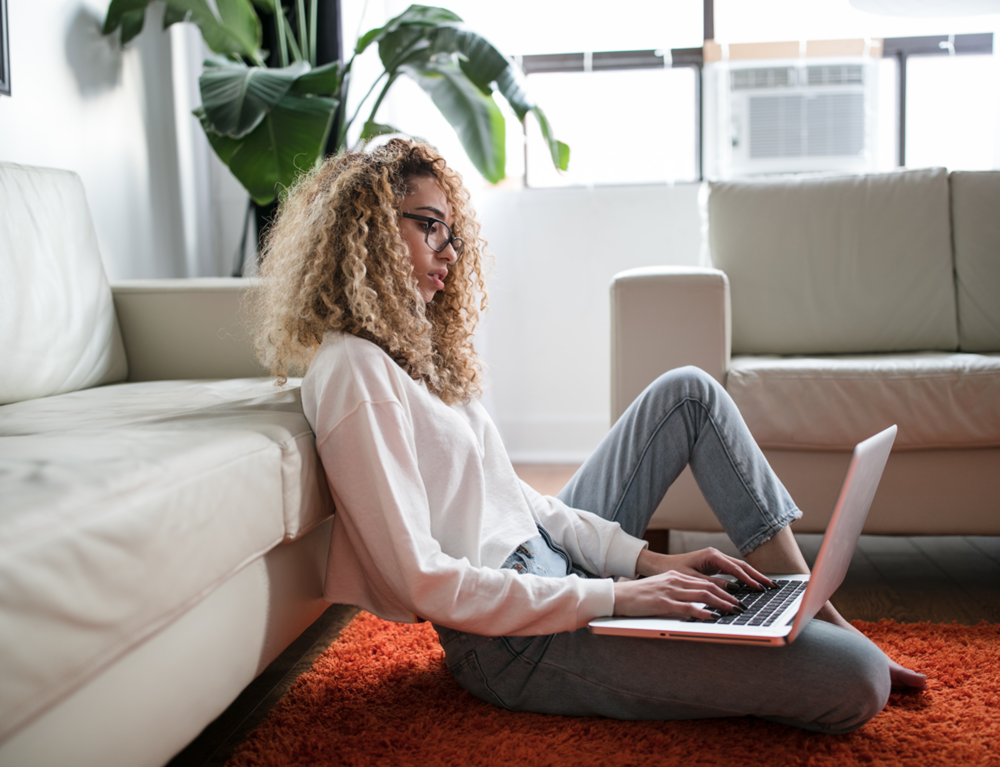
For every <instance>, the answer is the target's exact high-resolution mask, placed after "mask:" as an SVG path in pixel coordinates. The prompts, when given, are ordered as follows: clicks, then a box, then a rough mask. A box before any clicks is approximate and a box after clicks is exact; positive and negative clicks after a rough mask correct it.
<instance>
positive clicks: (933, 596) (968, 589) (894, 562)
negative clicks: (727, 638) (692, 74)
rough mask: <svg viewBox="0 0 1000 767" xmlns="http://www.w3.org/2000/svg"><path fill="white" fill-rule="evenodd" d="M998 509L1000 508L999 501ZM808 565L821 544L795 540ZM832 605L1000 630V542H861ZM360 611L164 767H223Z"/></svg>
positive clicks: (862, 616)
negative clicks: (988, 625)
mask: <svg viewBox="0 0 1000 767" xmlns="http://www.w3.org/2000/svg"><path fill="white" fill-rule="evenodd" d="M576 468H577V466H575V465H564V464H544V465H543V464H530V465H529V464H523V465H517V466H515V469H516V470H517V472H518V474H519V475H520V476H521V478H522V479H524V481H525V482H527V483H528V484H530V485H531V486H532V487H534V488H535V489H536V490H538V491H539V492H541V493H543V494H546V495H555V494H556V493H558V492H559V490H560V489H561V488H562V487H563V485H565V484H566V482H567V480H568V479H569V478H570V477H571V476H572V475H573V472H574V471H576ZM998 503H1000V501H998ZM647 538H648V540H649V541H650V546H651V547H652V548H653V549H654V550H657V551H663V552H669V553H678V552H681V551H691V550H695V549H699V548H704V547H705V546H715V547H716V548H718V549H720V550H723V551H726V552H727V553H730V554H733V555H736V551H735V550H734V549H733V547H732V544H730V543H729V541H728V539H727V538H726V537H725V536H724V535H722V534H713V533H695V532H684V531H671V532H670V534H669V535H667V534H666V533H665V532H663V531H654V532H652V533H651V534H650V535H648V536H647ZM796 539H797V540H798V541H799V545H800V547H801V548H802V551H803V554H805V557H806V560H807V561H808V562H809V564H810V566H811V565H812V564H813V561H814V559H815V557H816V554H817V552H818V551H819V545H820V542H821V540H822V536H819V535H797V536H796ZM833 603H834V605H835V606H836V607H837V609H838V610H840V612H841V613H842V614H843V615H844V617H845V618H847V619H848V620H864V621H876V620H879V619H880V618H893V619H895V620H897V621H900V622H904V623H916V622H920V621H930V622H934V623H951V622H953V621H955V622H958V623H962V624H966V625H974V624H976V623H979V622H980V621H987V622H990V623H1000V537H982V536H945V537H914V538H907V537H891V536H862V537H861V542H860V543H859V544H858V549H857V551H856V552H855V554H854V559H853V560H852V561H851V566H850V569H849V570H848V573H847V577H846V578H845V579H844V583H843V585H842V586H841V587H840V589H839V590H838V591H837V593H836V595H834V598H833ZM355 612H356V609H355V608H353V607H345V606H342V605H334V606H332V607H331V608H330V609H329V610H327V611H326V612H325V613H324V614H323V616H321V617H320V618H319V620H317V621H316V623H315V624H313V626H311V627H310V628H309V629H308V630H307V631H306V632H305V633H304V634H303V635H302V636H301V637H300V638H299V639H298V640H296V642H294V643H293V644H292V645H291V646H290V647H289V648H288V649H287V650H286V651H285V652H284V653H283V654H282V655H281V657H279V658H278V659H277V660H276V661H275V662H274V663H272V664H271V665H270V666H269V667H268V668H267V670H265V671H264V673H262V674H261V675H260V676H259V677H257V679H256V680H254V682H253V683H252V684H251V685H250V686H249V687H248V688H247V689H246V690H244V692H243V694H242V695H241V696H240V697H239V698H238V699H237V700H236V701H235V702H234V703H233V704H232V705H231V706H230V707H229V708H228V709H227V710H226V711H225V712H224V713H223V714H221V715H220V716H219V718H218V719H216V720H215V722H213V723H212V724H210V725H209V726H208V727H207V728H206V729H205V731H204V732H203V733H202V734H201V735H200V736H199V737H198V738H197V739H196V740H195V741H194V742H193V743H192V744H191V745H190V746H188V748H186V749H185V750H184V751H182V752H181V753H180V754H178V755H177V756H176V757H175V758H174V759H173V760H172V761H171V762H170V764H169V765H168V767H221V765H224V764H225V762H226V760H227V759H228V758H229V756H230V754H232V752H233V750H234V749H235V748H236V747H237V746H238V745H239V744H240V743H241V742H242V741H243V739H244V738H245V737H246V735H247V733H249V732H250V731H251V730H252V729H253V728H254V727H255V726H256V725H257V724H258V723H260V722H261V721H263V719H264V717H265V716H266V715H267V712H268V711H269V710H270V709H271V707H272V706H273V705H274V704H275V703H276V702H277V701H278V700H279V699H280V698H281V696H282V695H284V693H285V692H287V691H288V689H289V688H290V687H291V685H292V684H293V683H294V682H295V680H296V679H297V678H298V677H299V675H300V674H302V673H303V672H305V671H307V670H308V669H309V668H310V667H311V666H312V663H313V661H314V660H315V659H316V657H317V656H319V655H320V654H321V653H322V652H323V651H324V650H325V649H326V648H327V647H328V646H329V645H330V643H331V642H332V641H333V640H334V639H335V638H336V636H337V634H338V633H339V632H340V629H341V628H343V627H344V626H346V625H347V623H348V622H349V621H350V619H351V618H352V617H353V616H354V613H355Z"/></svg>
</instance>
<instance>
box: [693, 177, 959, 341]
mask: <svg viewBox="0 0 1000 767" xmlns="http://www.w3.org/2000/svg"><path fill="white" fill-rule="evenodd" d="M706 207H707V223H708V246H709V249H710V260H711V263H712V265H713V266H715V267H717V268H719V269H722V270H723V271H724V272H725V273H726V275H727V276H728V277H729V283H730V290H731V295H732V322H733V336H732V339H733V353H734V354H837V353H863V352H889V351H914V350H954V349H956V348H957V346H958V327H957V319H956V310H955V284H954V276H953V267H952V247H951V225H950V214H949V205H948V174H947V171H945V170H944V169H943V168H934V169H928V170H916V171H901V172H895V173H883V174H872V175H863V176H812V177H798V178H795V177H792V178H780V179H767V180H750V181H732V182H714V183H711V184H710V185H709V189H708V199H707V206H706Z"/></svg>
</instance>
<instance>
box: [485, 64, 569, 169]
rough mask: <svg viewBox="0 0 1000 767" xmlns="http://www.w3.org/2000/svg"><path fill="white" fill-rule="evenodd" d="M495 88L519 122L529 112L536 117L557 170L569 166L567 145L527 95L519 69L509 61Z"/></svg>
mask: <svg viewBox="0 0 1000 767" xmlns="http://www.w3.org/2000/svg"><path fill="white" fill-rule="evenodd" d="M496 83H497V90H498V91H500V95H501V96H503V97H504V99H506V100H507V103H508V104H510V106H511V109H513V110H514V114H516V115H517V117H518V119H519V120H520V121H521V122H524V118H525V117H527V115H528V113H529V112H531V113H532V114H534V115H535V117H536V118H537V119H538V126H539V127H540V128H541V129H542V136H543V138H544V139H545V141H546V143H547V144H548V145H549V155H550V156H551V157H552V164H553V165H555V167H556V168H558V169H559V170H566V169H567V168H569V146H567V145H566V144H564V143H563V142H562V141H559V140H558V139H557V138H556V137H555V133H553V131H552V126H551V125H550V124H549V120H548V118H547V117H546V116H545V113H544V112H543V111H542V109H541V107H539V106H538V104H536V103H535V101H534V99H532V98H531V96H530V95H528V90H527V88H526V87H525V83H524V75H523V74H522V73H521V70H520V69H518V68H517V67H516V66H514V64H513V63H511V65H510V66H508V67H507V69H506V70H504V72H503V73H502V74H501V75H500V77H498V78H497V81H496Z"/></svg>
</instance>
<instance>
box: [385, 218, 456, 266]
mask: <svg viewBox="0 0 1000 767" xmlns="http://www.w3.org/2000/svg"><path fill="white" fill-rule="evenodd" d="M399 215H400V216H402V217H403V218H412V219H413V220H414V221H423V222H424V223H425V224H441V226H443V227H444V228H445V229H446V230H447V232H448V239H447V240H445V241H444V245H442V246H441V247H440V248H435V247H434V246H433V245H431V243H430V239H429V238H430V236H431V230H430V228H428V229H427V231H425V232H424V242H425V243H426V245H427V247H428V248H430V249H431V250H433V251H434V252H435V253H440V252H441V251H442V250H444V249H445V248H447V247H448V246H449V245H451V248H452V250H454V251H455V260H456V261H457V260H458V259H459V258H461V257H462V252H463V251H464V250H465V240H463V239H462V238H461V237H456V236H455V235H453V234H452V233H451V227H450V226H448V225H447V224H446V223H445V222H444V221H442V220H441V219H440V218H434V217H432V216H419V215H417V214H416V213H400V214H399Z"/></svg>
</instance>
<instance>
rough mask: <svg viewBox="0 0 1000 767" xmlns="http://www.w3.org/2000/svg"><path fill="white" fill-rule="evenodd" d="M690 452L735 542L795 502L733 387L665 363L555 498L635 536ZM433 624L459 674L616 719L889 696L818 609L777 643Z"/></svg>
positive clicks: (871, 656) (866, 704)
mask: <svg viewBox="0 0 1000 767" xmlns="http://www.w3.org/2000/svg"><path fill="white" fill-rule="evenodd" d="M688 464H690V465H691V470H692V472H693V473H694V476H695V479H696V480H697V482H698V486H699V487H700V488H701V490H702V492H703V493H704V495H705V498H706V500H707V501H708V503H709V505H710V506H711V507H712V510H713V511H714V512H715V514H716V516H717V517H718V519H719V521H720V523H721V524H722V527H723V528H724V529H725V530H726V532H727V533H728V535H729V537H730V538H731V539H732V540H733V542H734V543H735V544H736V546H737V547H738V548H739V550H740V551H742V552H743V553H746V552H749V551H752V550H753V549H754V548H756V547H757V546H759V545H760V544H761V543H763V542H764V541H766V540H767V539H768V538H770V537H771V536H773V535H774V534H775V533H776V532H778V531H779V530H781V529H782V528H783V527H784V526H785V525H787V524H788V523H789V522H791V521H792V520H793V519H795V518H796V517H798V516H799V514H800V512H799V511H798V509H796V507H795V505H794V503H793V502H792V500H791V498H790V497H789V496H788V493H787V492H786V491H785V488H784V487H783V486H782V484H781V482H780V481H779V480H778V478H777V477H776V476H775V475H774V473H773V472H772V471H771V468H770V466H768V464H767V461H766V460H765V458H764V456H763V454H762V453H761V452H760V449H759V448H758V447H757V445H756V443H755V442H754V440H753V437H751V435H750V432H749V431H748V430H747V427H746V425H745V423H744V422H743V418H742V417H741V416H740V414H739V411H738V410H737V408H736V405H735V404H734V403H733V401H732V399H730V397H729V395H728V394H727V393H726V391H725V390H724V389H723V388H722V387H721V386H719V384H718V383H716V381H715V380H714V379H712V378H711V377H710V376H708V375H707V374H705V373H703V372H702V371H700V370H698V369H696V368H681V369H678V370H672V371H670V372H669V373H666V374H664V375H663V376H661V377H660V378H659V379H657V380H656V381H655V382H654V383H652V384H651V385H650V386H649V387H648V388H647V389H646V390H645V391H644V392H643V393H642V394H641V395H640V396H639V397H638V399H636V401H635V402H634V403H632V405H631V407H629V409H628V410H627V411H626V412H625V414H624V415H623V416H622V417H621V418H620V419H619V421H618V423H616V424H615V426H614V427H613V428H612V430H611V431H610V433H609V434H608V436H607V437H606V438H605V439H604V441H603V442H602V443H601V444H600V446H599V447H598V448H597V450H596V451H595V452H594V454H593V455H592V456H591V457H590V458H589V459H588V460H587V462H586V463H585V464H584V465H583V466H582V467H581V468H580V470H579V471H578V472H577V473H576V475H575V476H574V477H573V479H571V480H570V482H569V484H567V485H566V487H565V488H564V489H563V491H562V492H561V493H560V494H559V498H560V499H561V500H562V501H563V502H565V503H566V504H567V505H569V506H571V507H573V508H578V509H586V510H588V511H592V512H594V513H595V514H599V515H600V516H602V517H605V518H606V519H611V520H614V521H616V522H618V523H620V524H621V526H622V527H623V528H624V529H625V531H626V532H629V533H631V534H632V535H636V536H641V535H642V534H643V532H644V531H645V529H646V526H647V525H648V523H649V519H650V517H651V516H652V514H653V512H654V511H655V510H656V507H657V506H658V505H659V503H660V500H661V499H662V498H663V496H664V494H665V493H666V491H667V488H668V487H669V486H670V484H671V483H672V482H673V481H674V480H675V479H676V478H677V476H678V475H679V474H680V473H681V471H682V470H683V469H684V467H685V466H687V465H688ZM539 540H540V539H532V541H531V542H526V543H529V544H535V543H537V542H538V541H539ZM555 548H556V549H558V548H559V547H558V546H556V547H555ZM530 549H531V547H530V546H529V548H528V549H526V551H528V552H529V553H530ZM517 553H518V552H515V554H517ZM524 554H525V552H521V554H520V555H519V556H520V557H522V558H520V559H519V564H520V566H519V567H518V569H519V571H524V572H531V571H532V569H533V561H532V560H533V559H534V557H533V556H530V557H527V558H524ZM512 556H513V555H512ZM556 559H558V557H556ZM539 560H540V561H539V568H543V567H544V568H548V569H547V570H544V571H543V569H539V572H538V574H540V575H549V576H565V575H566V573H567V572H568V570H569V568H568V567H567V568H566V570H563V571H560V572H557V573H556V572H551V570H552V569H554V567H553V565H552V561H553V560H552V558H551V557H550V556H549V553H546V554H545V556H542V557H540V558H539ZM544 562H549V564H548V565H544V564H543V563H544ZM556 564H558V562H556ZM576 573H577V574H579V573H580V571H579V570H576ZM435 628H436V629H437V631H438V634H439V636H440V638H441V643H442V645H443V646H444V649H445V655H446V658H447V663H448V668H449V670H450V671H451V673H452V675H453V676H454V677H455V679H456V680H457V681H458V683H459V684H460V685H461V686H462V687H464V688H465V689H466V690H468V691H469V692H471V693H472V694H473V695H475V696H476V697H478V698H481V699H482V700H485V701H488V702H490V703H493V704H496V705H498V706H502V707H504V708H508V709H513V710H519V711H536V712H541V713H548V714H564V715H576V716H608V717H613V718H616V719H697V718H706V717H718V716H745V715H750V716H758V717H762V718H765V719H769V720H771V721H776V722H783V723H787V724H791V725H795V726H798V727H803V728H806V729H810V730H816V731H819V732H827V733H844V732H850V731H851V730H853V729H856V728H857V727H860V726H861V725H862V724H864V723H865V722H867V721H868V720H869V719H871V718H872V717H873V716H875V714H877V713H878V712H879V711H881V710H882V708H883V706H884V705H885V703H886V701H887V700H888V697H889V668H888V665H887V662H886V659H885V656H884V655H883V654H882V652H881V651H880V650H879V649H878V648H877V647H875V646H874V645H873V644H872V643H871V642H869V641H868V640H867V639H865V638H863V637H861V636H858V635H856V634H854V633H852V632H849V631H846V630H844V629H840V628H838V627H836V626H833V625H831V624H828V623H824V622H822V621H816V620H814V621H812V622H811V623H810V624H809V626H808V627H807V628H806V629H805V631H803V632H802V634H800V636H799V637H798V638H797V639H796V640H795V642H793V643H792V644H791V645H788V646H787V647H743V646H738V645H712V644H709V643H702V642H683V641H670V640H660V639H640V638H630V637H629V638H627V637H613V636H598V635H594V634H591V633H590V632H589V631H588V630H587V629H580V630H578V631H572V632H564V633H560V634H552V635H548V636H527V637H486V636H478V635H474V634H467V633H464V632H460V631H454V630H452V629H448V628H445V627H443V626H435Z"/></svg>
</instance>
